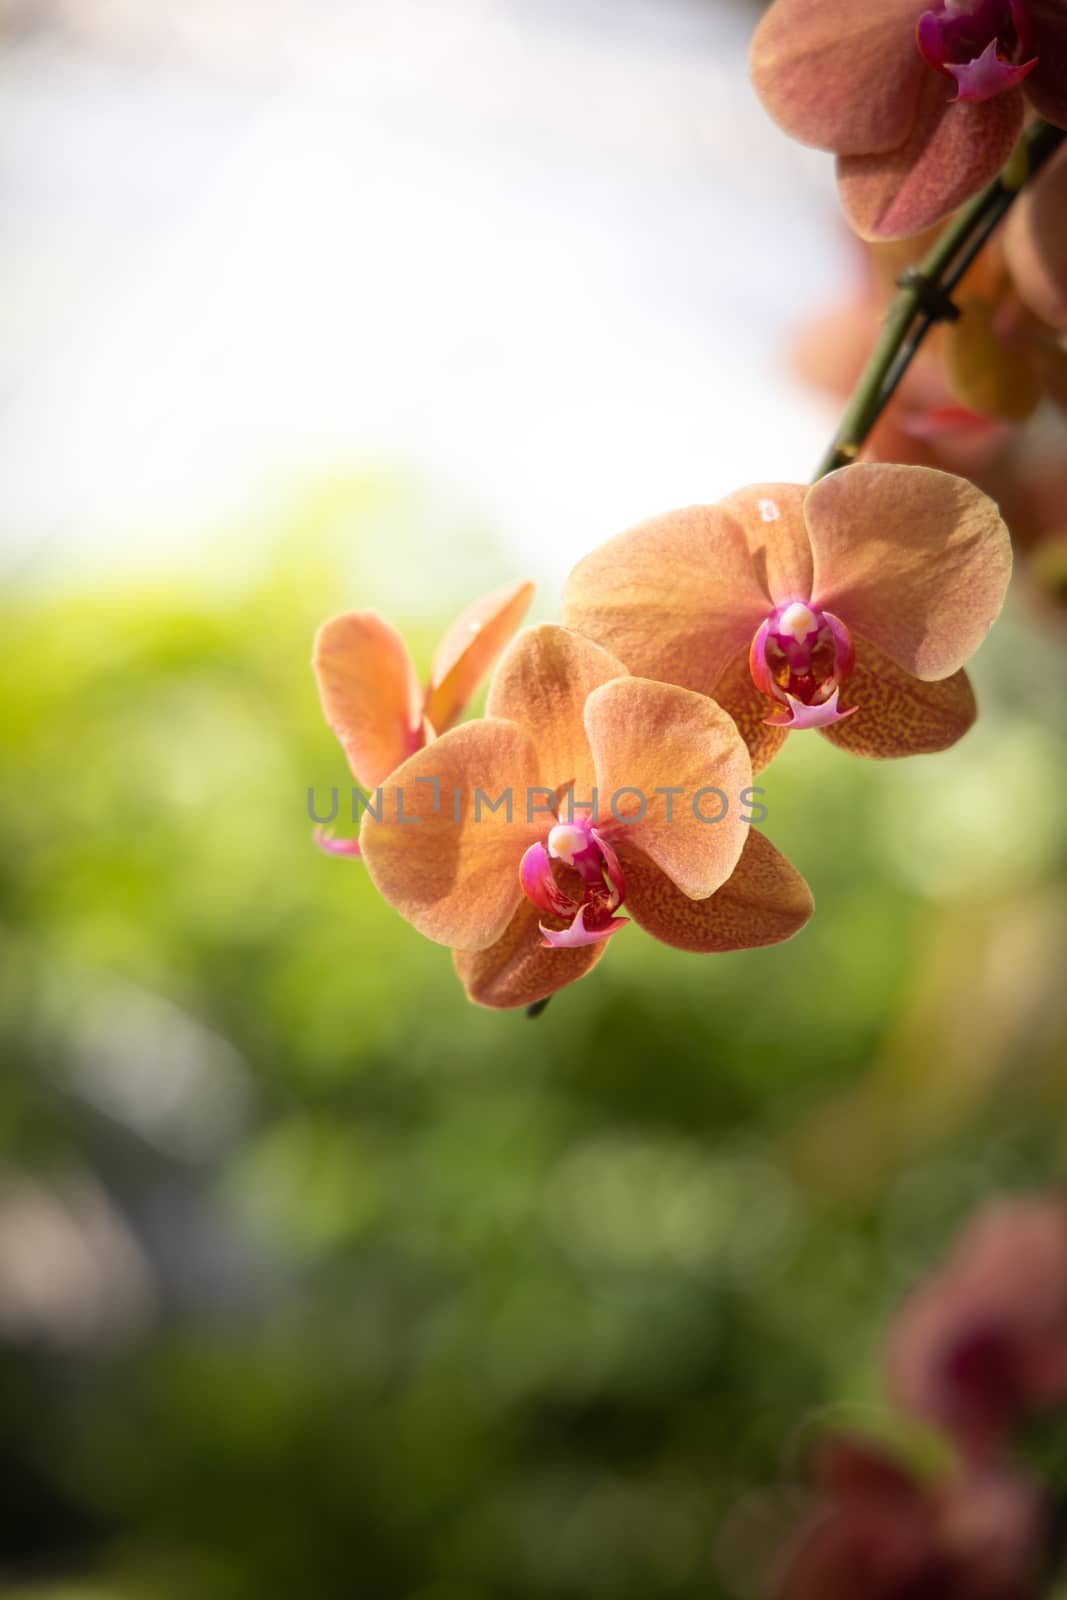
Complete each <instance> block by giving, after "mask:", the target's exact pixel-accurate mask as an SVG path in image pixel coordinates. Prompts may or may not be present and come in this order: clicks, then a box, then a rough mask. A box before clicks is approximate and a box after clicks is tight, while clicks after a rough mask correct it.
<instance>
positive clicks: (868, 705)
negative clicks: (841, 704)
mask: <svg viewBox="0 0 1067 1600" xmlns="http://www.w3.org/2000/svg"><path fill="white" fill-rule="evenodd" d="M845 687H846V692H847V693H848V696H849V698H850V699H851V700H855V702H856V705H855V716H852V717H850V718H849V719H848V720H847V721H845V722H838V723H835V724H834V725H833V726H831V727H826V728H823V730H822V732H823V734H824V736H825V737H826V738H827V739H829V740H830V743H831V744H836V745H837V746H838V747H839V748H840V749H842V750H848V751H850V752H851V754H852V755H857V756H870V757H872V758H873V759H876V760H884V759H889V758H892V757H895V756H918V755H929V754H932V753H933V752H934V751H935V750H947V749H948V748H949V746H950V745H954V744H955V743H956V742H957V740H959V739H962V738H963V735H964V734H965V733H966V732H967V730H968V728H970V726H971V725H972V723H973V722H974V719H975V717H976V715H977V708H976V706H975V703H974V690H973V689H972V688H971V680H970V679H969V678H968V676H967V674H966V673H965V672H963V671H962V670H961V671H959V672H954V673H952V674H951V676H950V677H947V678H942V679H940V680H939V681H938V682H936V683H927V682H924V681H923V680H922V679H921V678H915V677H912V675H911V673H909V672H905V671H904V669H903V668H902V667H898V666H897V665H896V663H895V662H893V661H891V660H890V659H889V657H888V656H886V655H883V653H882V652H881V651H880V650H877V649H876V648H875V647H874V645H872V644H870V643H869V641H868V640H866V639H857V640H856V664H855V666H854V667H853V669H852V673H851V675H850V677H849V680H848V683H847V684H846V686H845Z"/></svg>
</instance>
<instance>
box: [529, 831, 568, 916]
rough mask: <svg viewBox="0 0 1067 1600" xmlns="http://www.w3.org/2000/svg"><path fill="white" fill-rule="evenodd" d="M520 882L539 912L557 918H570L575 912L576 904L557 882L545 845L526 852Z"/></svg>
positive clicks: (539, 845)
mask: <svg viewBox="0 0 1067 1600" xmlns="http://www.w3.org/2000/svg"><path fill="white" fill-rule="evenodd" d="M519 882H520V883H521V884H522V888H523V893H524V894H525V895H526V896H527V898H528V899H530V900H532V901H533V903H534V905H535V906H536V907H537V909H538V911H546V912H548V913H549V915H550V916H556V917H569V916H570V915H571V913H572V912H573V911H574V907H575V903H576V902H575V901H573V900H572V899H571V898H570V896H569V895H566V894H564V892H563V890H562V889H561V888H560V886H559V884H558V883H557V882H556V878H555V874H554V873H553V871H552V859H551V857H550V856H549V853H548V851H547V850H546V849H545V847H544V845H543V844H532V845H531V846H530V848H529V849H528V850H527V851H526V853H525V855H524V856H523V858H522V860H521V862H520V863H519Z"/></svg>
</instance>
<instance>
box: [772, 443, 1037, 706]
mask: <svg viewBox="0 0 1067 1600" xmlns="http://www.w3.org/2000/svg"><path fill="white" fill-rule="evenodd" d="M804 509H805V515H806V516H807V519H808V529H809V532H810V534H811V543H812V548H813V550H814V551H815V591H814V595H813V599H814V603H815V604H816V605H818V606H821V607H822V609H823V610H824V611H832V612H834V614H835V615H836V616H838V617H840V618H841V620H842V621H843V622H844V624H845V626H846V627H847V628H848V629H849V630H850V632H854V633H857V634H861V635H862V636H863V637H864V638H865V639H868V640H869V641H870V642H871V643H872V644H874V645H876V646H877V647H878V648H879V649H880V650H883V651H884V652H885V653H886V654H887V655H889V656H891V657H892V659H893V660H894V661H896V663H897V665H898V666H901V667H903V668H904V669H905V671H907V672H912V673H914V674H915V676H916V677H918V678H930V679H933V678H947V677H948V675H949V673H950V672H955V670H956V668H957V667H961V666H962V665H963V663H964V662H965V661H967V660H968V659H969V657H970V656H972V655H973V654H974V652H975V650H977V648H978V646H979V645H980V644H981V642H982V640H983V639H984V638H985V636H986V634H987V633H988V632H989V629H990V628H991V626H992V625H993V622H994V621H995V619H996V617H997V615H998V613H999V611H1000V608H1001V606H1002V605H1003V603H1004V596H1005V594H1006V592H1007V587H1008V580H1009V578H1010V577H1011V541H1010V539H1009V537H1008V530H1007V528H1006V527H1005V525H1004V523H1003V521H1002V519H1001V516H1000V513H999V511H998V510H997V507H996V504H995V503H994V501H992V500H991V499H990V498H989V496H988V495H985V494H983V493H982V491H981V490H980V489H976V488H975V487H974V485H973V484H971V483H968V482H967V481H966V479H964V478H957V477H955V476H953V475H952V474H951V473H948V472H938V471H936V470H935V469H933V468H931V467H902V466H889V465H883V464H875V463H868V462H860V463H859V464H858V465H856V466H851V467H844V468H842V469H841V470H839V471H838V472H832V473H830V475H829V476H828V477H826V478H823V479H821V480H820V481H819V482H818V483H816V484H814V485H813V486H812V488H811V489H809V491H808V497H807V499H806V501H805V502H804ZM844 698H845V699H846V702H847V701H848V699H849V695H848V691H847V687H846V693H845V697H844ZM854 720H855V719H853V721H854Z"/></svg>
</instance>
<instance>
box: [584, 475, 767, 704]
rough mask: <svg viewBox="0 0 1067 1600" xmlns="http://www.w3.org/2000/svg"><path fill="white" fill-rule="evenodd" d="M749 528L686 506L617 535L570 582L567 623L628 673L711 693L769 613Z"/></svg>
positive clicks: (718, 512) (719, 512) (718, 511)
mask: <svg viewBox="0 0 1067 1600" xmlns="http://www.w3.org/2000/svg"><path fill="white" fill-rule="evenodd" d="M772 604H773V601H771V599H770V597H769V594H768V592H767V590H766V589H765V588H764V586H763V584H762V583H761V581H760V574H759V572H758V571H757V568H756V565H755V562H754V560H753V553H752V549H751V548H750V545H749V540H748V537H747V535H746V529H745V527H744V526H743V525H742V524H741V523H740V522H739V521H738V520H737V518H736V517H735V516H731V515H730V513H729V512H728V511H727V510H724V509H723V508H722V507H720V506H691V507H689V509H688V510H685V511H672V512H668V513H667V515H666V516H662V517H653V518H652V519H651V520H650V521H648V522H642V523H639V524H638V525H637V527H635V528H630V529H628V530H627V531H626V532H625V533H619V534H616V535H615V537H614V538H613V539H609V540H608V541H607V543H606V544H602V545H600V546H599V547H598V548H597V549H596V550H594V551H593V552H592V553H591V554H590V555H588V556H586V558H585V560H584V561H580V562H579V563H578V565H577V566H576V567H575V569H574V571H573V572H572V573H571V575H570V577H569V578H568V579H567V586H566V588H565V590H564V594H563V620H564V622H565V623H566V624H567V626H568V627H569V628H574V629H576V630H577V631H578V632H579V633H583V634H585V635H587V636H588V637H589V638H590V639H595V640H596V641H597V643H598V644H601V645H603V646H604V648H605V649H608V650H611V651H612V652H613V653H614V654H615V655H616V656H618V658H619V660H620V661H623V662H625V664H626V666H627V667H628V668H629V670H630V671H631V672H633V673H636V674H638V675H640V676H644V677H648V678H658V679H659V680H660V681H661V682H664V683H675V684H678V685H680V687H682V688H683V689H694V690H696V691H697V692H698V693H699V694H711V693H712V691H713V690H714V687H715V684H716V682H717V681H718V679H719V677H720V676H721V674H722V672H723V671H724V670H725V668H726V666H727V665H728V663H729V662H730V661H731V660H732V658H733V657H734V656H735V655H736V653H737V652H738V650H740V649H741V648H742V647H745V648H747V646H748V643H749V640H750V639H751V638H752V635H753V634H754V633H755V631H756V629H757V627H758V626H759V624H760V622H761V621H762V620H763V618H764V616H765V615H766V614H767V612H768V611H769V610H770V609H771V606H772Z"/></svg>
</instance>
